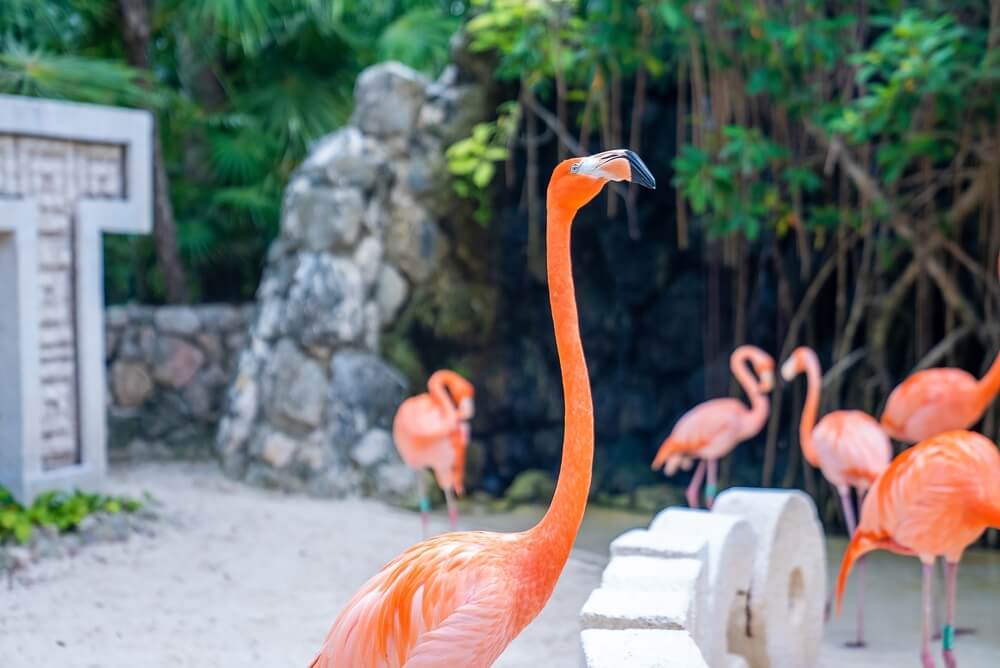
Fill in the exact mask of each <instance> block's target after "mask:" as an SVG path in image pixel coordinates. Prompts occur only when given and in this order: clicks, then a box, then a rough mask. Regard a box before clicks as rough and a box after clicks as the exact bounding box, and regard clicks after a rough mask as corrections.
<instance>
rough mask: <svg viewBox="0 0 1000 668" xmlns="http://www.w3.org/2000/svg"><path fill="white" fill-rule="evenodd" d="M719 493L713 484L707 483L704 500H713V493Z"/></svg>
mask: <svg viewBox="0 0 1000 668" xmlns="http://www.w3.org/2000/svg"><path fill="white" fill-rule="evenodd" d="M718 491H719V487H718V486H717V485H716V484H715V483H712V482H710V483H707V484H706V485H705V498H706V499H714V498H715V493H716V492H718Z"/></svg>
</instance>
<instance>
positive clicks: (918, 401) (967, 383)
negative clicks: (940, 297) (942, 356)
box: [882, 258, 1000, 443]
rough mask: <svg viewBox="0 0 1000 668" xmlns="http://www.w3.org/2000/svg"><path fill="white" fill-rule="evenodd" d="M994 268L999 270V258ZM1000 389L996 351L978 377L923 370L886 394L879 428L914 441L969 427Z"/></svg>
mask: <svg viewBox="0 0 1000 668" xmlns="http://www.w3.org/2000/svg"><path fill="white" fill-rule="evenodd" d="M997 271H998V273H1000V258H998V266H997ZM998 392H1000V353H997V356H996V359H994V360H993V364H992V365H991V366H990V369H989V371H987V372H986V375H985V376H983V378H982V379H981V380H976V377H975V376H973V375H972V374H970V373H969V372H967V371H964V370H962V369H924V370H923V371H918V372H917V373H915V374H913V375H912V376H910V377H909V378H907V379H906V380H904V381H903V382H902V384H900V385H899V386H898V387H897V388H896V389H894V390H893V391H892V393H891V394H890V395H889V400H888V401H887V402H886V405H885V410H884V411H882V427H883V428H884V429H885V430H886V432H888V434H889V435H890V436H892V437H893V438H895V439H896V440H899V441H903V442H905V443H916V442H917V441H923V440H926V439H928V438H930V437H931V436H934V435H936V434H940V433H942V432H946V431H953V430H955V429H969V428H971V427H972V426H973V425H975V424H976V423H977V422H979V420H980V419H981V418H982V417H983V413H984V412H986V409H987V408H988V407H989V405H990V404H991V403H992V402H993V400H994V399H995V398H996V396H997V393H998Z"/></svg>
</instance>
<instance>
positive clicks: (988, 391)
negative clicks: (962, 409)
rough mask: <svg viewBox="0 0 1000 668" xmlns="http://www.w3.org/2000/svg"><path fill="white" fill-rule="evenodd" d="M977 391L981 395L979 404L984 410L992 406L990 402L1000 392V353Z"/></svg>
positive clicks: (981, 380)
mask: <svg viewBox="0 0 1000 668" xmlns="http://www.w3.org/2000/svg"><path fill="white" fill-rule="evenodd" d="M976 390H977V392H978V394H979V402H980V404H982V406H983V408H984V409H985V408H986V407H987V406H989V405H990V402H992V401H993V399H994V398H995V397H996V396H997V393H998V392H1000V352H998V353H997V356H996V359H995V360H993V364H992V365H991V366H990V370H989V371H987V372H986V375H985V376H983V377H982V378H981V379H980V381H979V384H978V386H977V388H976Z"/></svg>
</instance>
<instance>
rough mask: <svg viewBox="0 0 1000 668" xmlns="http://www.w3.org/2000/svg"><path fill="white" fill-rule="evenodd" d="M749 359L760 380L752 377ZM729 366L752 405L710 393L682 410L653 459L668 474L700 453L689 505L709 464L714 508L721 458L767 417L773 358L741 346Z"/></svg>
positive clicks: (709, 496)
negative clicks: (716, 397)
mask: <svg viewBox="0 0 1000 668" xmlns="http://www.w3.org/2000/svg"><path fill="white" fill-rule="evenodd" d="M747 362H749V363H750V364H751V365H752V366H753V369H754V372H756V374H757V377H758V378H759V380H755V379H754V377H753V375H752V374H751V373H750V370H749V369H748V368H747ZM729 368H730V369H732V372H733V375H734V376H736V380H737V381H739V383H740V387H742V388H743V391H744V392H746V393H747V397H749V399H750V408H749V409H747V407H746V406H745V405H744V404H743V402H742V401H739V400H738V399H712V400H711V401H706V402H705V403H702V404H698V405H697V406H695V407H694V408H692V409H691V410H689V411H688V412H687V413H685V414H684V415H682V416H681V419H680V420H678V422H677V424H676V425H675V426H674V430H673V431H672V432H670V436H668V437H667V440H665V441H664V442H663V444H662V445H661V446H660V450H659V451H658V452H657V453H656V457H655V458H654V459H653V469H654V470H655V469H659V468H663V470H664V472H665V473H666V474H667V475H673V474H674V473H675V472H676V471H677V469H678V467H684V468H687V467H688V466H689V465H690V463H691V459H692V458H694V457H698V458H700V459H701V461H700V462H698V468H696V469H695V471H694V475H693V476H691V484H690V485H688V489H687V500H688V505H690V506H691V507H692V508H697V507H698V491H699V490H698V488H699V487H701V481H702V479H703V478H704V477H705V469H706V467H707V468H708V484H707V485H705V503H706V505H707V506H708V507H709V508H711V507H712V501H713V500H714V499H715V494H716V492H717V491H718V489H717V487H716V485H717V482H716V481H717V476H718V467H719V459H721V458H722V457H725V456H726V455H728V454H729V453H730V452H732V451H733V448H735V447H736V446H737V445H739V444H740V443H742V442H743V441H745V440H747V439H750V438H753V437H754V436H756V435H757V434H758V433H759V432H760V430H761V429H762V428H763V427H764V423H765V422H767V416H768V411H769V410H770V403H769V402H768V400H767V397H766V396H764V395H765V393H766V392H770V391H771V389H772V388H773V387H774V359H772V357H771V356H770V355H768V354H767V353H765V352H764V351H763V350H761V349H760V348H756V347H754V346H740V347H739V348H737V349H736V350H735V351H733V354H732V356H731V357H730V358H729ZM706 462H707V463H706Z"/></svg>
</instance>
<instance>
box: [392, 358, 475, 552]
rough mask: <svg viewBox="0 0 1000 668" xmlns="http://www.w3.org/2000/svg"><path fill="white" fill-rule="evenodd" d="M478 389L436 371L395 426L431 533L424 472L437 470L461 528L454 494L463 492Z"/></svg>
mask: <svg viewBox="0 0 1000 668" xmlns="http://www.w3.org/2000/svg"><path fill="white" fill-rule="evenodd" d="M475 395H476V390H475V388H474V387H473V386H472V383H470V382H469V381H467V380H466V379H464V378H462V377H461V376H460V375H458V374H457V373H455V372H454V371H448V370H447V369H444V370H441V371H435V372H434V374H433V375H432V376H431V377H430V380H428V381H427V392H424V393H423V394H418V395H417V396H415V397H410V398H409V399H407V400H406V401H404V402H403V403H402V404H401V405H400V407H399V410H397V411H396V417H395V418H394V419H393V421H392V438H393V440H394V441H395V442H396V448H397V449H398V450H399V455H400V457H402V458H403V461H404V462H406V465H407V466H409V467H410V468H411V469H413V470H415V471H416V472H417V493H418V496H419V497H420V521H421V524H422V525H423V529H424V534H425V535H426V533H427V513H428V512H429V511H430V507H431V506H430V501H429V500H428V498H427V480H426V478H424V472H423V471H424V469H425V468H430V469H432V470H433V471H434V477H435V478H436V479H437V484H438V485H439V486H440V487H441V489H443V490H444V498H445V501H446V502H447V504H448V520H449V521H450V522H451V528H452V531H454V530H455V526H456V525H457V524H458V506H457V504H456V503H455V494H458V495H459V496H461V494H462V493H463V492H464V489H463V482H462V481H463V478H464V476H465V450H466V448H467V447H468V445H469V420H471V419H472V417H473V415H474V414H475V412H476V411H475V403H474V401H475Z"/></svg>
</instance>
